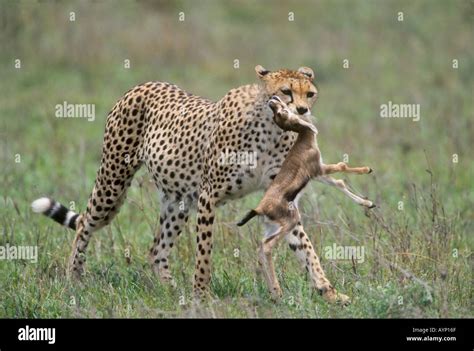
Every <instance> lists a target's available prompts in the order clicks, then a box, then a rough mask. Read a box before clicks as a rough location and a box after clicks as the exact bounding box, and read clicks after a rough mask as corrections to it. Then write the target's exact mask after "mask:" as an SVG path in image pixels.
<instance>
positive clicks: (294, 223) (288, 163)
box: [238, 96, 375, 303]
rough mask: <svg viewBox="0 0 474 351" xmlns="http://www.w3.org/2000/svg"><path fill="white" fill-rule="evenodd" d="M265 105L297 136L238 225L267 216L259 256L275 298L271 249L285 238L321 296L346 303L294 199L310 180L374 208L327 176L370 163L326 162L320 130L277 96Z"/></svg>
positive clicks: (276, 287)
mask: <svg viewBox="0 0 474 351" xmlns="http://www.w3.org/2000/svg"><path fill="white" fill-rule="evenodd" d="M268 104H269V107H270V108H271V109H272V111H273V113H274V121H275V123H276V124H277V125H278V126H279V127H280V128H282V129H283V130H286V131H293V132H296V133H298V137H297V140H296V142H295V144H294V145H293V146H292V148H291V149H290V151H289V153H288V155H287V157H286V159H285V161H284V162H283V165H282V167H281V169H280V172H279V173H278V175H277V176H276V177H275V180H274V181H273V182H272V184H271V185H270V187H269V188H268V190H267V191H266V192H265V195H264V197H263V198H262V200H261V201H260V203H259V204H258V206H257V207H256V208H255V209H254V210H251V211H250V212H249V213H248V214H247V215H246V216H245V217H244V218H243V219H242V220H241V221H240V222H239V223H238V225H239V226H241V225H244V224H245V223H246V222H247V221H249V220H250V219H251V218H253V217H254V216H257V215H260V216H264V217H265V221H266V224H267V225H268V227H269V229H270V230H269V231H267V233H266V234H265V238H264V239H263V241H262V243H261V246H260V249H259V260H260V263H261V264H262V266H263V271H264V275H265V279H266V282H267V284H268V287H269V289H270V291H271V293H272V295H273V297H274V298H278V297H279V296H280V295H281V289H280V286H279V283H278V280H277V278H276V275H275V270H274V267H273V262H272V248H273V247H274V246H275V244H276V243H278V242H279V241H280V240H281V239H282V238H283V237H286V239H287V240H288V241H289V242H290V247H291V248H292V249H294V250H295V251H297V254H298V256H299V258H300V261H301V262H302V263H303V264H304V265H305V266H306V268H307V270H308V272H309V273H310V275H311V278H312V283H313V285H314V286H315V287H316V288H317V289H318V290H319V291H320V292H321V293H322V295H323V297H324V298H326V300H328V301H330V302H342V303H347V302H348V301H349V298H348V297H347V296H346V295H343V294H340V293H337V292H336V290H335V289H334V288H333V287H332V286H331V284H330V283H329V281H328V280H327V278H326V277H325V275H324V272H323V270H322V268H321V265H320V263H319V259H318V257H317V255H316V253H315V252H314V250H313V247H312V245H311V242H310V241H309V239H308V238H307V236H306V235H304V234H302V233H304V232H302V231H303V227H302V224H301V216H300V213H299V211H298V207H297V198H298V195H299V194H300V192H301V190H303V188H304V187H305V186H306V185H307V184H308V182H309V181H310V180H311V179H313V178H314V179H316V180H318V181H321V182H323V183H325V184H329V185H333V186H336V187H337V188H339V189H341V190H342V191H343V192H344V193H345V194H346V195H347V196H349V197H350V198H351V199H353V200H354V201H355V202H357V203H358V204H360V205H363V206H366V207H368V208H372V207H375V205H374V204H373V203H372V202H371V201H369V200H365V199H363V198H361V197H359V196H357V195H355V194H354V193H352V192H351V191H350V190H349V189H347V187H346V185H345V183H344V181H343V180H339V179H334V178H332V177H330V176H329V174H331V173H336V172H346V173H356V174H367V173H370V172H372V170H371V169H370V168H369V167H348V166H347V164H345V163H344V162H339V163H337V164H324V163H323V162H322V158H321V153H320V150H319V148H318V144H317V140H316V135H317V134H318V131H317V129H316V127H315V126H314V125H313V124H311V123H310V122H308V121H305V120H303V119H302V117H300V116H298V115H296V114H294V113H293V112H291V111H290V110H289V108H288V107H287V106H286V104H285V103H283V102H282V101H281V99H280V98H278V97H277V96H274V97H272V98H271V99H270V101H269V103H268ZM303 238H304V240H303ZM299 251H300V252H299Z"/></svg>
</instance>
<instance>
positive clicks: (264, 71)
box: [255, 65, 270, 79]
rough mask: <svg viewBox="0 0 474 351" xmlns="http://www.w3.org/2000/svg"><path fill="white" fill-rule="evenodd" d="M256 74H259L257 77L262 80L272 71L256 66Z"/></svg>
mask: <svg viewBox="0 0 474 351" xmlns="http://www.w3.org/2000/svg"><path fill="white" fill-rule="evenodd" d="M255 72H256V73H257V77H258V78H260V79H262V78H263V77H265V76H266V75H267V74H268V73H270V71H269V70H268V69H266V68H264V67H263V66H260V65H257V66H255Z"/></svg>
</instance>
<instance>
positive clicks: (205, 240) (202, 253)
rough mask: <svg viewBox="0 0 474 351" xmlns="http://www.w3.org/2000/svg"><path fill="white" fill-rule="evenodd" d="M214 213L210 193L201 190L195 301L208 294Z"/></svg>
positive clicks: (198, 215) (197, 227)
mask: <svg viewBox="0 0 474 351" xmlns="http://www.w3.org/2000/svg"><path fill="white" fill-rule="evenodd" d="M214 213H215V201H213V199H212V197H211V191H210V190H208V189H206V190H202V191H201V194H200V195H199V199H198V206H197V226H196V232H197V237H196V266H195V272H194V283H193V290H194V295H195V298H196V299H197V300H200V299H202V298H204V297H206V296H207V295H208V293H209V283H210V280H211V251H212V226H213V224H214Z"/></svg>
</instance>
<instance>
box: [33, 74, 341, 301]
mask: <svg viewBox="0 0 474 351" xmlns="http://www.w3.org/2000/svg"><path fill="white" fill-rule="evenodd" d="M255 72H256V75H257V83H254V84H249V85H244V86H241V87H239V88H235V89H231V90H230V91H229V92H228V93H227V94H226V95H224V96H223V97H222V98H221V99H220V100H219V101H217V102H215V101H211V100H208V99H206V98H202V97H199V96H195V95H192V94H190V93H188V92H186V91H184V90H182V89H181V88H179V87H177V86H176V85H173V84H170V83H166V82H158V81H155V82H148V83H144V84H141V85H138V86H136V87H134V88H132V89H131V90H129V91H128V92H126V93H125V95H124V96H123V97H122V98H121V99H119V100H118V101H117V102H116V104H115V106H114V107H113V108H112V110H111V111H110V113H109V114H108V116H107V120H106V126H105V133H104V142H103V147H102V158H101V163H100V166H99V169H98V171H97V175H96V179H95V183H94V187H93V189H92V193H91V195H90V196H89V200H88V203H87V208H86V210H85V212H83V213H80V214H79V213H75V212H73V211H70V210H68V209H67V208H66V207H65V206H63V205H61V204H60V203H59V202H57V201H55V200H53V199H51V198H49V197H43V198H39V199H37V200H35V201H34V202H33V203H32V209H33V211H34V212H38V213H42V214H44V215H46V216H48V217H50V218H52V219H53V220H55V221H56V222H59V223H60V224H62V225H64V226H66V227H68V228H71V229H73V230H75V231H76V236H75V239H74V242H73V245H72V253H71V255H70V259H69V263H68V270H67V271H68V276H70V277H71V278H80V277H81V276H82V275H83V274H84V264H85V261H86V255H85V253H86V249H87V246H88V244H89V241H90V239H91V236H92V233H93V232H95V231H97V230H99V229H101V228H103V227H104V226H106V225H107V224H109V223H110V222H111V221H112V219H113V218H114V217H115V216H116V214H117V213H118V211H119V209H120V207H121V206H122V204H123V203H124V200H125V197H126V192H127V189H128V188H129V187H130V185H131V182H132V178H133V176H134V174H135V173H136V172H137V170H138V169H139V168H140V167H141V166H142V165H145V166H146V168H147V169H148V171H149V174H150V175H151V178H152V179H153V181H154V183H155V184H156V187H157V189H158V191H159V193H160V195H161V200H160V201H161V204H160V227H159V230H158V232H157V233H156V236H155V238H154V242H153V246H152V247H151V249H150V252H149V258H150V263H151V266H152V269H153V271H154V273H155V274H156V275H157V276H158V278H159V279H160V280H161V281H163V282H168V283H172V284H173V283H174V281H173V277H172V275H171V273H170V269H169V261H168V257H169V254H170V250H171V249H172V248H173V246H174V244H175V240H176V238H177V237H178V236H179V235H180V234H181V232H182V231H183V227H184V225H185V224H186V222H187V220H188V218H189V215H190V211H191V210H195V211H196V213H197V225H196V234H197V235H196V257H195V272H194V277H193V291H194V295H195V297H196V299H197V300H199V299H201V298H202V297H205V296H208V294H209V285H210V279H211V252H212V248H213V231H212V228H213V224H214V221H215V211H216V207H218V206H220V205H222V204H224V203H225V202H226V201H228V200H231V199H237V198H240V197H243V196H244V195H246V194H249V193H252V192H254V191H257V190H265V189H267V188H268V187H269V185H270V184H271V182H272V180H273V179H274V178H275V176H276V175H277V174H278V172H279V170H280V167H281V165H282V163H283V161H284V160H285V157H286V155H287V153H288V151H289V150H290V148H291V146H292V145H293V143H294V141H295V140H296V136H297V134H295V133H293V132H287V131H283V130H282V129H280V128H279V127H278V126H277V125H276V123H275V122H274V121H273V112H272V110H271V109H270V108H269V107H268V104H267V103H268V100H269V99H270V97H271V96H273V95H277V96H278V97H280V99H281V100H282V101H283V102H284V103H286V104H287V105H288V107H289V108H290V109H291V111H292V112H294V113H296V114H298V115H300V116H306V117H309V116H310V109H311V108H312V106H313V104H314V103H315V101H316V99H317V95H318V90H317V88H316V86H315V84H314V72H313V70H312V69H311V68H308V67H300V68H299V69H297V70H290V69H279V70H276V71H270V70H267V69H265V68H263V67H262V66H260V65H258V66H256V67H255ZM226 155H227V156H228V155H255V160H254V162H246V161H248V159H249V158H239V157H227V156H226ZM296 230H297V231H298V233H300V234H299V235H298V237H291V238H288V240H289V242H290V244H291V246H292V247H293V246H294V245H295V241H298V243H304V242H306V241H307V240H309V239H308V237H307V234H306V233H305V231H304V229H303V226H302V224H301V223H299V224H298V226H297V228H296ZM296 247H298V248H299V247H300V245H297V246H296ZM301 247H302V245H301ZM298 250H299V249H298ZM298 250H297V252H296V256H297V258H298V259H299V260H300V261H301V263H302V265H303V266H304V267H306V269H307V270H308V271H309V272H311V271H312V270H311V269H310V268H311V267H308V262H305V261H306V260H305V257H304V255H301V254H300V252H298ZM311 255H314V256H315V255H316V254H315V253H314V252H312V253H311ZM318 268H320V267H318ZM321 272H322V269H321ZM323 278H324V280H322V279H323ZM314 279H317V280H318V281H320V284H319V283H318V287H319V288H320V289H322V291H324V294H327V295H328V296H331V298H330V300H331V299H333V300H335V299H336V296H337V294H336V293H335V289H334V288H333V287H332V286H331V285H330V284H329V282H328V281H327V279H326V278H325V277H324V273H321V274H318V276H316V277H314ZM332 297H333V298H332Z"/></svg>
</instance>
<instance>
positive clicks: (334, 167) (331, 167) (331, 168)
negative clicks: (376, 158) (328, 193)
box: [321, 162, 372, 174]
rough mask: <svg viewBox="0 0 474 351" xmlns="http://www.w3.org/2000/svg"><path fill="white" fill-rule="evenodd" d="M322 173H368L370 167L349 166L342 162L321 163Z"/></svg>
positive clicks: (370, 171) (370, 170)
mask: <svg viewBox="0 0 474 351" xmlns="http://www.w3.org/2000/svg"><path fill="white" fill-rule="evenodd" d="M321 168H322V171H323V174H331V173H338V172H343V173H356V174H368V173H372V168H370V167H349V166H348V165H347V164H346V163H344V162H339V163H334V164H327V165H326V164H322V165H321Z"/></svg>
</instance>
